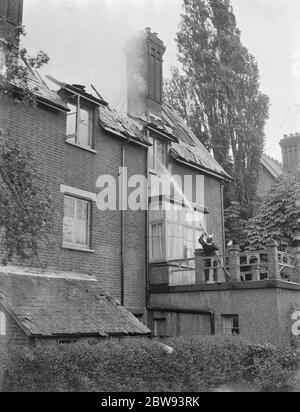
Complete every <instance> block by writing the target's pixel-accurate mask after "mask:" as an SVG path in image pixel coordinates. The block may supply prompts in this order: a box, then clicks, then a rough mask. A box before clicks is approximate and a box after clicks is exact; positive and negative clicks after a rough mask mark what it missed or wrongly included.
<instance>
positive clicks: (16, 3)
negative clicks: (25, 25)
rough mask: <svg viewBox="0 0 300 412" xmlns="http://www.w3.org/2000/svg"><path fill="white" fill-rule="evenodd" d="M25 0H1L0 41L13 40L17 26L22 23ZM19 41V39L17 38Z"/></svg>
mask: <svg viewBox="0 0 300 412" xmlns="http://www.w3.org/2000/svg"><path fill="white" fill-rule="evenodd" d="M22 19H23V0H0V41H1V43H3V41H4V43H5V42H7V41H9V40H11V41H13V40H14V39H15V36H16V28H17V27H18V26H21V25H22ZM16 41H17V42H18V39H16Z"/></svg>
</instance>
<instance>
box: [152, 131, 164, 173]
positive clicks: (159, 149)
mask: <svg viewBox="0 0 300 412" xmlns="http://www.w3.org/2000/svg"><path fill="white" fill-rule="evenodd" d="M155 149H156V150H155V151H156V153H155V155H156V156H155V157H156V170H157V171H160V172H163V173H164V172H165V167H166V156H165V153H166V145H165V143H164V142H162V141H160V140H159V139H156V148H155Z"/></svg>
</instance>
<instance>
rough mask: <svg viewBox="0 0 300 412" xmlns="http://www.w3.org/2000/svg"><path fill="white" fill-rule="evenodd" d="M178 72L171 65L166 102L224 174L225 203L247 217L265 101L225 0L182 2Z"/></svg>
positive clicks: (255, 177) (252, 196) (260, 148)
mask: <svg viewBox="0 0 300 412" xmlns="http://www.w3.org/2000/svg"><path fill="white" fill-rule="evenodd" d="M177 44H178V50H179V61H180V63H181V65H182V70H179V69H178V68H173V70H172V75H171V79H170V80H168V81H167V82H166V84H165V95H166V100H167V102H169V103H170V104H171V105H172V106H173V107H176V108H177V110H178V111H179V113H180V114H181V116H183V117H184V118H185V119H186V121H187V123H188V125H189V126H190V127H191V128H192V130H193V131H194V133H195V134H196V136H198V138H199V139H200V140H201V142H202V143H203V144H204V145H205V146H206V147H207V149H209V150H211V151H212V152H213V154H214V156H215V158H216V160H217V161H218V162H219V163H220V164H221V165H222V166H223V167H224V169H225V170H226V171H227V172H229V173H230V174H231V175H232V176H233V178H234V183H232V184H231V185H230V186H229V187H227V190H226V191H225V195H226V198H225V207H228V206H230V203H231V201H234V202H238V203H239V204H240V207H241V209H240V213H241V214H240V217H241V219H247V218H249V217H251V216H252V211H253V202H254V201H255V193H256V185H257V180H258V172H259V162H260V157H261V155H262V152H263V147H264V125H265V121H266V119H267V117H268V108H269V99H268V97H267V96H266V95H264V94H262V93H261V92H260V91H259V72H258V67H257V63H256V61H255V59H254V57H253V56H252V55H251V54H250V53H249V52H248V50H247V49H246V48H245V47H244V46H243V45H242V43H241V39H240V31H239V29H238V27H237V24H236V19H235V16H234V14H233V11H232V7H231V5H230V0H183V14H182V17H181V26H180V31H179V33H178V34H177Z"/></svg>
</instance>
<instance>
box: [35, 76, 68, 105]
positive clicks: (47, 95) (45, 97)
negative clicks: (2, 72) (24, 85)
mask: <svg viewBox="0 0 300 412" xmlns="http://www.w3.org/2000/svg"><path fill="white" fill-rule="evenodd" d="M27 76H28V77H27V78H28V87H29V89H31V90H32V91H34V92H35V94H36V97H37V100H40V101H42V102H44V103H50V104H51V105H54V106H55V107H58V108H60V109H63V110H66V111H67V110H69V108H68V106H67V104H66V103H65V102H64V101H63V100H62V98H61V97H60V96H59V94H58V93H57V92H55V91H53V90H50V89H49V87H48V86H47V84H46V83H45V82H44V81H43V80H42V79H41V77H40V76H39V74H38V73H37V72H35V71H34V70H33V69H31V68H30V70H28V74H27Z"/></svg>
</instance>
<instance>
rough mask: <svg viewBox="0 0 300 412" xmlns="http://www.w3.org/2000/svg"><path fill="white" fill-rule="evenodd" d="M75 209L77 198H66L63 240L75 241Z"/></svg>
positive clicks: (67, 241)
mask: <svg viewBox="0 0 300 412" xmlns="http://www.w3.org/2000/svg"><path fill="white" fill-rule="evenodd" d="M74 211H75V199H72V198H70V197H66V196H65V198H64V218H63V241H64V242H66V243H73V241H74V218H75V216H74Z"/></svg>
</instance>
